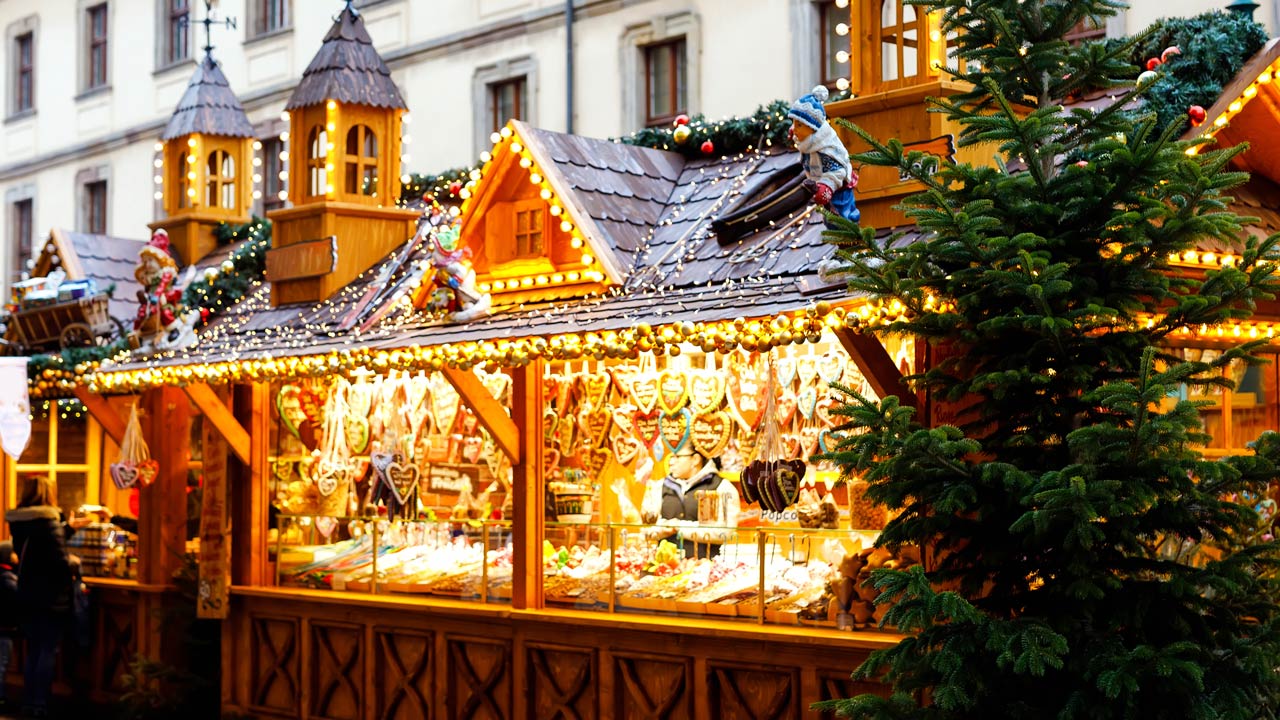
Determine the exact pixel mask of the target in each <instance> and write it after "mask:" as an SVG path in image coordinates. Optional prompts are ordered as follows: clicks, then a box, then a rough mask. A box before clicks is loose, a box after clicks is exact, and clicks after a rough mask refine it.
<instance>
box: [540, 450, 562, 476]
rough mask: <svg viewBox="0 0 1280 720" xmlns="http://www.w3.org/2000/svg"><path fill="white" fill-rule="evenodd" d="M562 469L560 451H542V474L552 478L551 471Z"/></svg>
mask: <svg viewBox="0 0 1280 720" xmlns="http://www.w3.org/2000/svg"><path fill="white" fill-rule="evenodd" d="M558 467H560V451H559V450H543V451H542V474H543V475H547V476H550V475H551V471H553V470H555V469H556V468H558Z"/></svg>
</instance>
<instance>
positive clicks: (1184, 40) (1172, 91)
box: [1114, 10, 1267, 131]
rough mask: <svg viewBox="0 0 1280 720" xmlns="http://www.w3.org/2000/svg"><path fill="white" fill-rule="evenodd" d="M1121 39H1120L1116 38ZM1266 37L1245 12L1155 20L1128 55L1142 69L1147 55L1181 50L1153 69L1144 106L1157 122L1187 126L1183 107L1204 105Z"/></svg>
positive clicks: (1212, 101)
mask: <svg viewBox="0 0 1280 720" xmlns="http://www.w3.org/2000/svg"><path fill="white" fill-rule="evenodd" d="M1114 42H1119V41H1114ZM1266 42H1267V30H1266V28H1265V27H1263V26H1262V25H1261V24H1260V23H1258V22H1256V21H1254V20H1253V19H1251V18H1250V17H1248V16H1247V15H1244V14H1241V13H1234V12H1224V11H1220V10H1216V11H1213V12H1207V13H1203V14H1201V15H1196V16H1195V17H1190V18H1166V19H1163V20H1158V21H1156V23H1155V24H1153V25H1152V26H1151V27H1150V28H1148V30H1147V32H1146V33H1144V34H1143V36H1142V37H1141V40H1140V41H1139V42H1138V45H1137V46H1136V47H1135V48H1134V51H1133V54H1132V55H1131V56H1130V60H1131V61H1132V62H1133V64H1135V65H1137V66H1138V67H1139V68H1140V69H1142V70H1146V65H1147V61H1148V60H1149V59H1150V58H1159V57H1160V54H1161V53H1162V52H1164V50H1165V48H1168V47H1174V46H1176V47H1177V48H1178V49H1179V50H1181V51H1182V53H1181V54H1180V55H1170V56H1169V61H1168V62H1166V63H1164V64H1163V65H1160V66H1159V67H1157V68H1156V71H1157V72H1158V73H1159V74H1160V78H1159V79H1158V80H1156V81H1155V82H1154V83H1152V85H1151V88H1150V89H1149V90H1148V91H1147V93H1146V102H1147V107H1148V108H1150V109H1152V110H1154V111H1155V112H1156V116H1157V117H1158V118H1159V126H1160V127H1167V126H1168V125H1169V124H1170V123H1173V122H1179V121H1181V122H1182V125H1181V126H1180V130H1182V131H1185V130H1186V129H1187V128H1188V127H1189V126H1190V120H1189V119H1188V117H1187V109H1188V108H1190V107H1191V106H1192V105H1199V106H1201V107H1203V108H1204V109H1206V110H1208V109H1209V107H1210V106H1211V105H1213V103H1214V102H1216V101H1217V100H1218V96H1220V95H1221V94H1222V89H1223V88H1224V87H1226V86H1227V84H1228V83H1230V82H1231V81H1232V80H1233V79H1234V78H1235V76H1236V73H1238V72H1240V68H1242V67H1244V64H1245V63H1246V62H1248V60H1249V58H1251V57H1253V55H1254V53H1256V52H1258V51H1259V50H1261V49H1262V46H1263V45H1265V44H1266Z"/></svg>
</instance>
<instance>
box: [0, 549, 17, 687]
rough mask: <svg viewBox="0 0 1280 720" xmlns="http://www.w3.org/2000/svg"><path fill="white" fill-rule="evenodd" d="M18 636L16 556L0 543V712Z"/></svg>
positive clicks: (11, 550)
mask: <svg viewBox="0 0 1280 720" xmlns="http://www.w3.org/2000/svg"><path fill="white" fill-rule="evenodd" d="M17 634H18V555H17V553H15V552H14V551H13V543H12V542H10V541H8V540H5V541H4V542H0V711H3V710H6V709H8V707H9V697H8V695H9V692H8V690H9V688H8V683H7V682H5V681H6V680H8V678H9V661H10V660H11V659H13V640H14V637H15V636H16V635H17Z"/></svg>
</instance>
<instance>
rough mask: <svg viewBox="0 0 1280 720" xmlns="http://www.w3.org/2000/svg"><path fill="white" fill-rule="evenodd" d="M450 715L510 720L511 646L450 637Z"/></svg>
mask: <svg viewBox="0 0 1280 720" xmlns="http://www.w3.org/2000/svg"><path fill="white" fill-rule="evenodd" d="M448 648H449V670H448V677H449V687H448V691H447V697H446V703H447V706H448V715H449V717H451V718H457V719H458V720H471V719H473V718H474V719H475V720H508V719H509V718H511V717H512V716H511V684H512V683H511V643H510V642H509V641H506V640H498V641H494V640H486V639H480V638H464V637H450V638H449V641H448Z"/></svg>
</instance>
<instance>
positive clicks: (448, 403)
mask: <svg viewBox="0 0 1280 720" xmlns="http://www.w3.org/2000/svg"><path fill="white" fill-rule="evenodd" d="M435 377H436V376H432V379H433V383H432V385H431V420H432V423H433V424H434V425H435V432H436V434H437V435H448V434H449V433H451V432H453V423H454V422H455V421H457V419H458V409H459V408H460V407H461V404H460V401H461V398H459V397H458V391H457V390H455V389H454V387H453V386H452V385H450V384H449V381H448V380H445V379H443V378H441V379H440V380H439V381H438V382H434V379H435Z"/></svg>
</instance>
